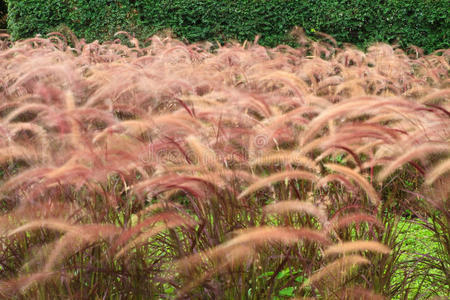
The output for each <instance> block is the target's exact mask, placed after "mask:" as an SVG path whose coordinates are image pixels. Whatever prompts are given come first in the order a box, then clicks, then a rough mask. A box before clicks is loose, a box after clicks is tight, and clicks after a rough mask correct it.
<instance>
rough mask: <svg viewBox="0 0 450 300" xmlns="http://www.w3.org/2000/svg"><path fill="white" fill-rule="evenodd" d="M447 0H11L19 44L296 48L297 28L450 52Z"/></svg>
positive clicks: (364, 42)
mask: <svg viewBox="0 0 450 300" xmlns="http://www.w3.org/2000/svg"><path fill="white" fill-rule="evenodd" d="M449 20H450V0H373V1H368V0H321V1H318V0H159V1H157V0H134V1H132V0H92V1H84V0H9V16H8V28H9V30H10V32H11V34H12V36H13V38H14V39H19V38H25V37H30V36H33V35H34V34H36V33H42V34H45V33H47V32H50V31H53V30H55V29H57V28H58V26H59V25H61V24H65V25H67V26H68V27H70V28H71V29H72V30H73V31H74V32H75V34H77V35H78V36H82V37H85V38H86V39H87V40H88V41H91V40H94V39H99V40H105V39H110V38H111V37H112V34H113V33H114V32H116V31H118V30H128V31H132V32H135V33H136V35H137V37H140V38H143V37H146V36H148V35H151V34H153V33H155V32H158V31H159V30H163V29H166V28H170V29H171V30H172V31H173V32H174V33H175V34H176V35H177V36H178V37H180V38H184V39H186V40H188V41H190V42H193V41H199V40H218V41H220V42H224V41H226V40H229V39H236V40H239V41H243V40H246V39H247V40H253V39H254V37H255V35H257V34H259V35H261V39H260V43H261V44H263V45H267V46H275V45H277V44H280V43H292V40H290V38H289V35H288V33H289V31H290V30H291V29H292V27H293V26H295V25H298V26H301V27H303V28H305V29H306V31H307V32H313V31H322V32H325V33H328V34H331V35H332V36H334V37H335V38H336V39H337V40H338V41H340V42H349V43H353V44H357V45H359V46H365V45H367V44H369V43H371V42H374V41H383V42H391V43H392V42H398V43H400V45H402V46H408V45H410V44H414V45H417V46H420V47H423V48H424V49H425V50H427V51H428V52H429V51H432V50H435V49H439V48H450V45H449V44H450V43H449V40H450V38H449V33H450V24H449Z"/></svg>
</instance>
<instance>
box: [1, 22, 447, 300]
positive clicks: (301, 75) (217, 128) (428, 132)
mask: <svg viewBox="0 0 450 300" xmlns="http://www.w3.org/2000/svg"><path fill="white" fill-rule="evenodd" d="M293 34H294V36H295V37H296V38H297V39H298V42H299V44H300V45H301V47H300V48H296V49H294V48H290V47H288V46H278V47H276V48H272V49H269V48H265V47H262V46H259V45H258V44H257V40H256V41H255V42H246V43H244V44H237V43H230V44H227V45H224V46H218V45H213V44H210V43H198V44H184V43H182V42H180V41H178V40H176V39H173V38H171V37H164V38H163V37H158V36H153V37H152V38H150V39H148V40H147V41H137V40H136V39H134V38H133V37H132V36H130V35H128V34H127V33H124V32H120V33H118V36H120V37H121V38H122V40H116V41H111V42H109V43H104V44H99V43H97V42H94V43H85V42H84V41H83V40H78V39H77V38H76V37H75V36H73V35H70V34H68V36H64V35H62V34H59V33H53V34H51V35H50V36H49V37H48V38H41V37H36V38H32V39H28V40H23V41H19V42H16V43H14V44H12V43H11V42H10V41H9V39H8V36H7V35H5V34H3V35H0V37H1V42H0V49H1V50H0V74H1V76H0V99H1V102H0V132H1V134H0V164H1V172H0V197H1V198H0V210H1V215H0V247H1V251H0V270H1V272H0V296H1V297H3V298H14V299H30V298H33V299H34V298H38V299H54V298H55V299H56V298H70V299H100V298H101V299H104V298H105V299H106V298H111V299H149V298H151V299H172V298H179V299H276V298H277V297H278V298H279V299H286V298H293V297H295V298H298V299H308V298H316V299H390V298H395V299H425V298H433V297H438V298H439V297H441V298H443V297H445V296H446V295H448V294H450V288H449V282H450V276H449V270H450V258H449V255H448V253H449V250H450V235H449V232H450V231H449V226H448V224H449V220H450V213H449V211H450V210H449V203H448V199H449V195H450V187H449V184H450V176H448V175H449V170H450V158H449V154H450V140H449V139H450V112H449V111H450V103H449V96H450V79H449V75H450V73H449V70H450V67H449V63H450V50H449V49H443V50H439V51H436V52H435V53H432V54H430V55H424V54H423V53H422V52H421V50H420V49H418V48H415V47H411V48H410V49H408V50H407V51H406V50H401V49H397V48H395V47H394V46H391V45H386V44H374V45H372V46H371V47H369V48H368V50H367V52H362V51H360V50H358V49H356V48H354V47H352V46H350V45H348V46H346V47H345V48H338V47H337V45H336V43H335V41H334V40H333V38H332V37H330V36H327V35H325V34H321V36H323V40H322V41H312V40H309V39H308V38H307V37H306V36H305V35H304V34H303V33H302V31H301V30H300V29H296V30H295V31H294V33H293ZM124 39H125V40H126V41H125V42H124ZM410 217H413V218H414V220H416V223H415V224H414V225H411V227H408V226H405V224H406V223H405V218H410ZM402 220H403V221H402ZM444 299H445V298H444Z"/></svg>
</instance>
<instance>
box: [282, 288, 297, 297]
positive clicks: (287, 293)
mask: <svg viewBox="0 0 450 300" xmlns="http://www.w3.org/2000/svg"><path fill="white" fill-rule="evenodd" d="M279 295H280V296H284V297H293V296H294V287H292V286H290V287H287V288H284V289H282V290H281V291H280V293H279Z"/></svg>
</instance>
